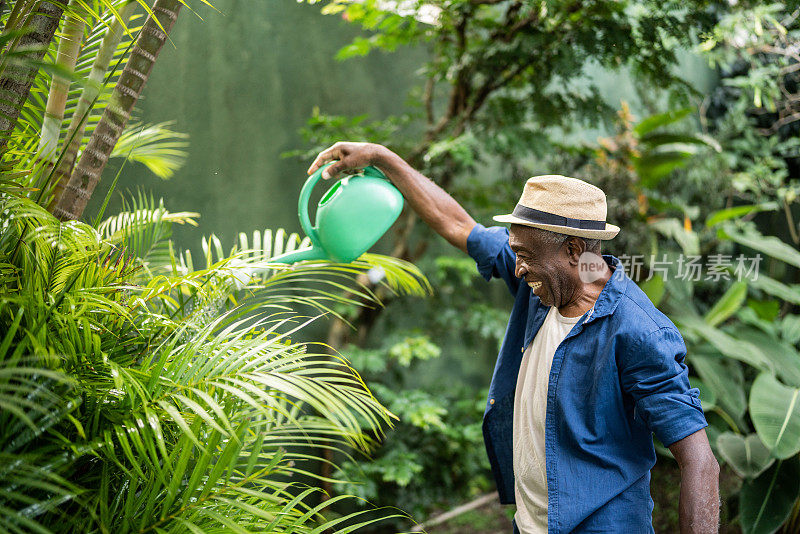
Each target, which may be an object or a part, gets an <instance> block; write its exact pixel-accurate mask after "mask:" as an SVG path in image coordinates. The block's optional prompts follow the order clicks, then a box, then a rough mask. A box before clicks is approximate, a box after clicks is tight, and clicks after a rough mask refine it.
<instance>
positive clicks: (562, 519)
mask: <svg viewBox="0 0 800 534" xmlns="http://www.w3.org/2000/svg"><path fill="white" fill-rule="evenodd" d="M329 162H334V163H333V164H332V165H331V166H329V167H328V168H327V169H325V171H324V174H323V177H325V178H330V177H334V176H337V175H339V174H342V173H346V172H348V171H353V170H355V169H360V168H363V167H365V166H367V165H374V166H376V167H378V168H379V169H381V170H382V171H383V172H384V173H385V174H386V175H387V176H388V177H389V179H390V180H391V181H392V182H393V183H394V184H395V185H396V186H397V188H398V189H400V191H401V192H402V193H403V195H404V196H405V198H406V199H407V201H408V203H409V204H410V205H411V207H412V208H413V209H414V211H415V212H416V213H417V214H418V215H419V216H420V217H421V218H422V219H423V220H424V221H425V222H426V223H427V224H428V225H429V226H430V227H431V228H432V229H433V230H434V231H436V232H437V233H438V234H440V235H441V236H442V237H444V238H445V239H446V240H447V241H448V242H450V243H451V244H452V245H454V246H456V247H458V248H460V249H461V250H463V251H464V252H466V253H468V254H469V255H470V256H472V258H473V259H475V261H476V263H477V267H478V271H479V272H480V274H481V275H482V276H483V277H484V278H486V279H487V280H489V279H491V278H492V277H494V278H500V279H502V280H503V281H504V282H505V283H506V285H507V286H508V288H509V290H510V291H511V294H512V295H513V296H514V307H513V310H512V311H511V317H510V319H509V323H508V328H507V330H506V335H505V339H504V340H503V344H502V347H501V349H500V354H499V356H498V359H497V364H496V365H495V369H494V376H493V377H492V383H491V386H490V388H489V399H488V403H487V406H486V412H485V414H484V420H483V432H484V439H485V442H486V449H487V452H488V454H489V459H490V461H491V465H492V472H493V474H494V477H495V480H496V482H497V489H498V492H499V496H500V501H501V502H502V503H504V504H512V503H516V505H517V512H516V514H515V516H514V531H515V532H521V533H524V534H532V533H537V534H538V533H543V532H549V533H551V534H552V533H562V532H563V533H566V532H604V533H607V532H619V533H646V532H653V526H652V510H653V501H652V499H651V498H650V469H651V468H652V467H653V465H654V464H655V461H656V456H655V450H654V448H653V440H652V435H651V433H655V434H656V436H657V437H658V438H659V439H660V440H661V442H662V443H663V444H664V445H665V446H667V447H669V449H670V451H672V453H673V455H674V456H675V459H676V460H677V461H678V465H679V466H680V469H681V493H680V505H679V506H680V525H681V532H703V533H706V532H716V531H717V524H718V516H719V497H718V479H719V465H718V464H717V461H716V459H715V458H714V455H713V454H712V452H711V449H710V447H709V444H708V439H707V438H706V433H705V430H704V428H705V426H707V425H706V421H705V417H704V416H703V411H702V409H701V407H700V401H699V399H698V391H697V389H693V388H691V386H690V385H689V381H688V379H687V369H686V366H685V365H684V363H683V360H684V356H685V354H686V348H685V345H684V343H683V339H682V337H681V335H680V333H679V332H678V330H677V328H676V327H675V325H674V324H672V322H671V321H670V320H669V319H668V318H667V317H666V316H665V315H664V314H662V313H661V312H659V311H658V310H657V309H656V308H655V306H653V304H652V303H651V302H650V301H649V300H648V298H647V297H646V296H645V294H644V293H643V292H642V291H641V290H640V289H639V288H638V287H637V286H636V284H635V283H634V282H633V281H631V280H630V279H629V278H628V277H627V276H625V273H624V270H623V269H622V268H621V267H620V263H619V260H618V259H617V258H614V257H613V256H600V250H601V249H600V242H601V240H605V239H611V238H613V237H614V236H615V235H616V234H617V232H619V228H617V227H616V226H613V225H611V224H608V223H607V222H606V197H605V194H604V193H603V192H602V191H601V190H600V189H598V188H597V187H595V186H593V185H590V184H588V183H586V182H583V181H581V180H577V179H575V178H566V177H563V176H540V177H534V178H531V179H530V180H528V181H527V183H526V184H525V188H524V190H523V193H522V197H521V198H520V201H519V203H518V204H517V206H516V207H515V208H514V210H513V212H512V213H511V214H508V215H502V216H497V217H495V220H497V221H499V222H503V223H510V225H511V228H510V232H509V231H508V230H506V229H505V228H502V227H491V228H485V227H484V226H482V225H480V224H477V223H476V222H475V221H474V220H473V219H472V217H470V216H469V214H467V212H466V211H465V210H464V209H463V208H462V207H461V206H460V205H459V204H458V203H457V202H456V201H455V200H454V199H453V198H452V197H451V196H450V195H448V194H447V193H446V192H445V191H443V190H442V189H441V188H439V187H438V186H437V185H435V184H434V183H433V182H431V181H430V180H428V179H427V178H426V177H425V176H423V175H422V174H420V173H418V172H417V171H415V170H414V169H413V168H411V167H410V166H409V165H408V164H407V163H406V162H405V161H403V160H402V159H401V158H400V157H399V156H397V155H396V154H394V153H393V152H391V151H390V150H389V149H387V148H385V147H383V146H380V145H375V144H370V143H337V144H335V145H333V146H332V147H331V148H329V149H327V150H325V151H323V152H322V153H320V154H319V156H318V157H317V159H316V160H315V161H314V163H313V164H312V165H311V167H310V168H309V173H311V172H314V171H315V170H316V169H318V168H319V167H320V166H321V165H324V164H326V163H329Z"/></svg>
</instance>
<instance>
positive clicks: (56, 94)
mask: <svg viewBox="0 0 800 534" xmlns="http://www.w3.org/2000/svg"><path fill="white" fill-rule="evenodd" d="M77 9H78V0H70V2H69V7H68V8H67V20H66V22H65V23H64V29H63V31H62V35H61V38H60V40H59V43H58V54H57V55H56V65H58V66H59V67H60V68H61V69H62V70H64V71H67V72H73V71H74V70H75V63H77V61H78V52H79V51H80V47H81V41H82V40H83V28H84V22H83V19H82V18H81V17H80V16H78V14H77V13H76V10H77ZM69 85H70V80H69V79H67V78H64V77H62V76H59V75H58V74H54V75H53V81H52V82H51V83H50V94H49V95H48V96H47V106H46V108H45V111H44V121H43V122H42V135H41V138H40V140H39V154H40V157H41V158H43V159H45V160H47V161H48V162H49V163H50V165H47V166H46V167H45V173H47V174H49V173H50V170H51V169H52V166H53V164H55V162H56V159H57V156H56V148H58V137H59V134H60V133H61V123H62V122H64V109H65V108H66V107H67V95H68V94H69Z"/></svg>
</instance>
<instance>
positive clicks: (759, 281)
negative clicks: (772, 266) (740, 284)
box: [748, 273, 800, 305]
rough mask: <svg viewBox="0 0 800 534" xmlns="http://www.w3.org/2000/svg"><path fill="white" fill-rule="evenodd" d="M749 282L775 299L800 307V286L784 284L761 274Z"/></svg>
mask: <svg viewBox="0 0 800 534" xmlns="http://www.w3.org/2000/svg"><path fill="white" fill-rule="evenodd" d="M748 282H749V283H750V285H751V286H752V287H754V288H757V289H760V290H761V291H763V292H765V293H768V294H770V295H772V296H773V297H778V298H780V299H782V300H785V301H787V302H791V303H792V304H798V305H800V284H792V285H789V284H784V283H783V282H779V281H778V280H775V279H774V278H770V277H769V276H766V275H763V274H760V273H759V275H758V277H757V278H751V279H749V280H748Z"/></svg>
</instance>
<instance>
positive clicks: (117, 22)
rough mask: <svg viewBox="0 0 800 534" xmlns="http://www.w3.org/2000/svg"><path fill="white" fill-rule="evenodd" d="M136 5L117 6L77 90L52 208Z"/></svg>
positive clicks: (73, 163) (56, 176) (75, 156)
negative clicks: (86, 81)
mask: <svg viewBox="0 0 800 534" xmlns="http://www.w3.org/2000/svg"><path fill="white" fill-rule="evenodd" d="M138 5H139V4H137V3H136V2H135V1H134V0H132V1H130V2H128V3H127V4H125V5H124V6H122V7H121V8H119V10H118V13H119V18H115V19H114V22H113V23H112V24H111V27H110V28H109V29H108V30H107V31H106V34H105V35H104V36H103V42H102V44H101V45H100V50H98V52H97V56H96V57H95V58H94V62H93V63H92V70H91V72H90V73H89V84H87V85H86V86H85V87H84V88H83V91H81V96H80V99H79V100H78V105H77V107H76V108H75V113H73V115H72V120H71V121H70V123H69V129H68V130H67V136H66V140H65V142H66V143H67V146H66V148H65V149H64V156H63V157H62V158H61V163H59V165H58V169H56V173H55V180H54V182H55V189H54V193H53V202H52V203H51V206H52V207H54V206H55V205H56V204H57V203H58V200H59V199H60V198H61V196H62V195H63V192H64V187H65V186H66V185H67V181H68V180H69V176H70V175H71V174H72V169H73V167H75V159H76V158H77V156H78V149H79V148H80V146H81V141H82V140H83V132H84V131H85V130H86V124H87V122H88V114H89V112H90V111H91V109H92V106H93V105H94V102H95V99H96V98H97V95H98V94H99V93H100V86H101V85H102V83H103V79H104V78H105V76H106V72H107V71H108V67H109V65H110V64H111V60H112V59H113V58H114V52H115V51H116V50H117V45H119V42H120V41H121V40H122V34H123V32H124V30H125V25H126V24H127V23H128V21H129V20H130V18H131V15H133V12H134V11H136V7H137V6H138Z"/></svg>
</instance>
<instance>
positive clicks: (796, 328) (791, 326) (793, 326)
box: [781, 314, 800, 345]
mask: <svg viewBox="0 0 800 534" xmlns="http://www.w3.org/2000/svg"><path fill="white" fill-rule="evenodd" d="M781 336H783V339H785V340H786V342H787V343H791V344H792V345H795V344H797V342H798V341H800V315H793V314H789V315H787V316H786V317H784V318H783V321H782V322H781Z"/></svg>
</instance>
